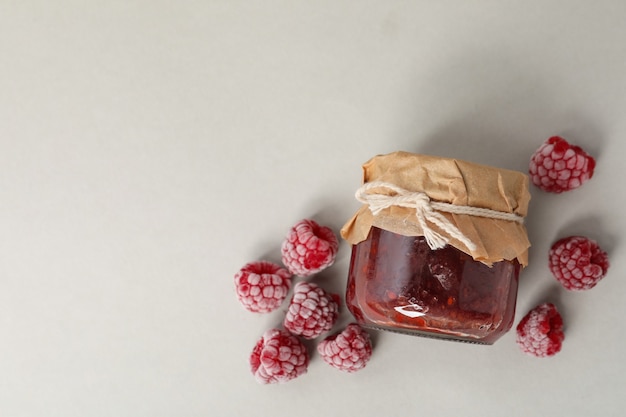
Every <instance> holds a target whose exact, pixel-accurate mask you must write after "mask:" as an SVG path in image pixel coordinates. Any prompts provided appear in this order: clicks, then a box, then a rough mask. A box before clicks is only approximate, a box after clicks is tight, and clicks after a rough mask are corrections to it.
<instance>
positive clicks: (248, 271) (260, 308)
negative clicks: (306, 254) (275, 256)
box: [235, 261, 291, 313]
mask: <svg viewBox="0 0 626 417" xmlns="http://www.w3.org/2000/svg"><path fill="white" fill-rule="evenodd" d="M290 287H291V273H290V272H289V271H287V270H286V269H285V268H281V267H280V266H279V265H276V264H274V263H272V262H267V261H258V262H250V263H248V264H246V265H245V266H244V267H243V268H241V269H240V270H239V272H237V274H235V289H236V291H237V298H238V299H239V301H241V304H243V306H244V307H245V308H246V309H247V310H249V311H252V312H254V313H268V312H270V311H273V310H275V309H277V308H278V307H279V306H280V305H281V304H282V302H283V300H284V299H285V298H286V297H287V293H288V292H289V288H290Z"/></svg>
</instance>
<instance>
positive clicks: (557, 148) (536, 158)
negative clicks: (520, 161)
mask: <svg viewBox="0 0 626 417" xmlns="http://www.w3.org/2000/svg"><path fill="white" fill-rule="evenodd" d="M595 166H596V161H595V160H594V159H593V157H592V156H590V155H589V154H587V152H585V151H583V150H582V148H580V147H579V146H574V145H570V144H569V143H568V142H567V141H566V140H565V139H563V138H561V137H559V136H553V137H551V138H550V139H548V140H547V141H545V142H544V143H543V145H541V146H540V147H539V149H537V150H536V151H535V153H534V154H533V156H532V157H531V158H530V165H529V169H528V172H529V173H530V178H531V180H532V182H533V184H535V185H536V186H537V187H539V188H541V189H542V190H544V191H548V192H551V193H561V192H563V191H569V190H573V189H574V188H578V187H580V186H581V185H582V184H583V183H584V182H585V181H587V180H588V179H590V178H591V177H592V176H593V169H594V168H595Z"/></svg>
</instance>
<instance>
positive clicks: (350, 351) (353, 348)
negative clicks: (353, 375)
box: [317, 323, 372, 372]
mask: <svg viewBox="0 0 626 417" xmlns="http://www.w3.org/2000/svg"><path fill="white" fill-rule="evenodd" d="M317 351H318V352H319V354H320V355H321V356H322V359H324V362H326V363H327V364H329V365H330V366H332V367H335V368H337V369H339V370H341V371H345V372H356V371H358V370H359V369H363V368H364V367H365V365H366V364H367V361H369V359H370V357H371V356H372V342H371V340H370V336H369V334H367V332H366V331H365V330H363V329H362V328H361V326H359V325H358V324H356V323H352V324H349V325H348V327H346V328H345V329H344V331H342V332H341V333H339V334H336V335H333V336H329V337H327V338H326V339H324V340H322V341H321V342H320V343H319V345H317Z"/></svg>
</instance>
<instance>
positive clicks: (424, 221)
mask: <svg viewBox="0 0 626 417" xmlns="http://www.w3.org/2000/svg"><path fill="white" fill-rule="evenodd" d="M373 189H387V190H390V191H392V192H393V193H394V195H387V194H380V193H376V192H371V191H372V190H373ZM355 197H356V199H357V200H358V201H360V202H361V203H363V204H367V205H368V206H369V209H370V211H371V212H372V214H373V215H374V216H376V215H378V214H379V213H380V212H381V211H382V210H384V209H386V208H389V207H392V206H398V207H406V208H410V209H414V210H415V217H416V218H417V222H418V224H419V225H420V227H421V228H422V231H423V233H424V238H425V239H426V243H428V246H429V247H430V248H431V249H433V250H434V249H441V248H443V247H444V246H446V245H447V244H448V241H449V238H448V237H447V236H445V235H443V234H441V233H439V232H437V231H435V230H433V229H432V228H431V227H430V226H429V223H430V224H434V225H435V226H437V227H438V228H439V230H441V231H442V232H445V233H446V234H447V235H448V236H451V237H453V238H454V239H456V240H458V241H459V242H461V243H463V244H464V245H465V246H466V247H467V248H468V249H469V250H470V251H473V250H475V249H476V245H475V244H474V242H472V241H471V240H470V239H469V238H468V237H467V236H465V235H464V234H463V233H462V232H461V231H460V230H459V229H458V228H457V227H456V226H455V225H453V224H452V223H450V221H448V219H447V218H446V217H445V216H443V215H442V214H441V213H440V212H441V211H443V212H447V213H454V214H469V215H472V216H479V217H488V218H492V219H500V220H508V221H514V222H518V223H522V222H523V221H524V219H523V218H522V217H521V216H518V215H517V214H515V213H505V212H501V211H497V210H490V209H485V208H481V207H471V206H458V205H455V204H449V203H441V202H438V201H431V199H430V198H429V197H428V195H426V193H423V192H414V191H408V190H405V189H404V188H401V187H398V186H396V185H394V184H391V183H388V182H382V181H374V182H368V183H365V184H363V186H361V187H360V188H359V189H358V190H357V192H356V194H355Z"/></svg>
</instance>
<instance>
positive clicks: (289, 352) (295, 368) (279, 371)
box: [250, 329, 309, 384]
mask: <svg viewBox="0 0 626 417" xmlns="http://www.w3.org/2000/svg"><path fill="white" fill-rule="evenodd" d="M308 366H309V354H308V353H307V351H306V347H305V346H304V345H303V344H302V342H301V341H300V340H299V339H298V338H297V337H295V336H293V335H291V334H289V333H287V332H286V331H284V330H278V329H271V330H268V331H266V332H265V334H264V335H263V337H261V340H259V341H258V342H257V344H256V346H254V349H253V350H252V354H251V355H250V368H251V370H252V373H253V374H254V377H255V378H256V380H257V381H258V382H259V383H261V384H274V383H280V382H287V381H289V380H291V379H294V378H296V377H298V376H300V375H302V374H304V373H306V371H307V367H308Z"/></svg>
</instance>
